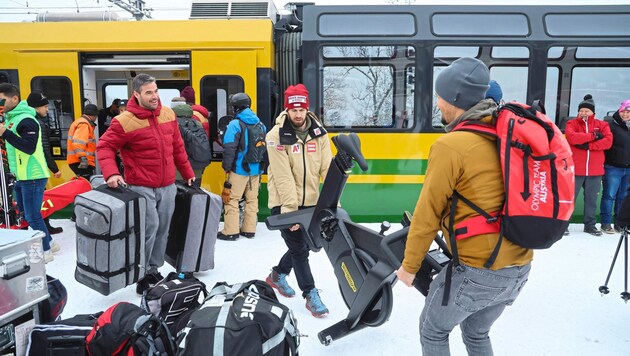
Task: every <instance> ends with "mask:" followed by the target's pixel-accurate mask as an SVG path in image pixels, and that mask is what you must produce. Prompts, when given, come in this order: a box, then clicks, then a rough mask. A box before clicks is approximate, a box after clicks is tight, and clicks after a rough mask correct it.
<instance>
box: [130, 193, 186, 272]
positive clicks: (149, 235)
mask: <svg viewBox="0 0 630 356" xmlns="http://www.w3.org/2000/svg"><path fill="white" fill-rule="evenodd" d="M129 189H131V190H133V191H134V192H136V193H138V194H140V195H142V196H144V197H145V198H146V199H147V212H146V226H145V245H144V251H145V256H146V260H147V273H152V272H157V269H158V268H159V267H162V266H163V265H164V255H165V254H166V243H167V242H168V230H169V228H170V226H171V219H172V218H173V211H175V195H176V194H177V188H176V187H175V184H174V183H173V184H171V185H167V186H166V187H160V188H149V187H141V186H137V185H130V186H129Z"/></svg>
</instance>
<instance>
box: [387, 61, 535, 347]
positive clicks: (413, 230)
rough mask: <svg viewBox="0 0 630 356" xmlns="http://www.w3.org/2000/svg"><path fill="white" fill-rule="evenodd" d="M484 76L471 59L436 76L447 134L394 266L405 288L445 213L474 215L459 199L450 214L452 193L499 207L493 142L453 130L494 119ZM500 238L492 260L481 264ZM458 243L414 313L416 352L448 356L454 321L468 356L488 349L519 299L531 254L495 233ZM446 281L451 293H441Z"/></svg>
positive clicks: (434, 154) (455, 219) (437, 146)
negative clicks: (454, 260) (452, 260)
mask: <svg viewBox="0 0 630 356" xmlns="http://www.w3.org/2000/svg"><path fill="white" fill-rule="evenodd" d="M489 81H490V71H489V70H488V68H487V67H486V65H485V64H484V63H483V62H481V61H480V60H478V59H475V58H469V57H464V58H460V59H458V60H456V61H454V62H453V63H451V65H449V66H448V67H447V68H446V69H443V70H442V71H441V72H440V74H439V75H438V77H437V79H436V80H435V92H436V93H437V106H438V108H439V110H440V112H441V113H442V122H443V123H444V124H445V127H444V129H445V131H446V132H447V133H446V134H445V135H443V136H440V137H439V138H438V139H437V140H436V141H435V143H434V144H433V145H432V146H431V150H430V151H429V160H428V166H427V171H426V176H425V179H424V186H423V188H422V190H421V192H420V196H419V198H418V203H417V204H416V208H415V213H414V214H413V218H412V220H411V225H410V227H409V233H408V235H407V243H406V246H405V254H404V259H403V262H402V266H401V267H400V268H399V269H398V271H397V272H396V275H397V276H398V278H399V279H400V280H401V281H402V282H403V283H404V284H405V285H406V286H408V287H411V286H412V285H413V281H414V278H415V275H416V273H417V272H418V271H419V269H420V265H421V264H422V262H423V260H424V258H425V256H426V254H427V252H428V250H429V248H430V246H431V243H432V242H433V239H434V238H435V235H436V233H437V231H438V230H442V232H443V233H444V235H445V236H444V238H445V240H446V241H447V242H448V243H449V244H450V241H449V240H450V238H449V236H448V234H449V231H448V230H449V229H446V228H445V224H448V221H449V219H450V220H451V221H452V224H453V226H456V225H457V224H459V223H461V222H463V221H465V220H468V219H470V218H475V217H478V216H479V213H477V212H476V211H475V210H474V209H472V208H471V207H470V206H468V205H467V204H461V203H460V204H457V206H456V207H455V213H454V214H455V216H451V211H452V210H451V204H452V202H453V200H454V199H451V197H452V196H453V193H454V192H455V191H457V192H459V193H461V195H462V196H466V197H475V204H479V207H480V208H481V209H482V210H485V211H500V210H501V207H502V206H503V200H504V199H503V198H504V192H505V190H504V186H503V174H502V170H501V163H500V161H499V155H498V154H497V144H496V141H495V140H494V139H489V138H488V137H485V135H479V134H476V133H472V132H465V131H452V130H453V129H454V128H455V127H456V126H457V125H459V124H460V123H462V122H464V121H473V120H475V121H480V122H483V123H486V124H490V123H491V122H492V116H493V114H494V113H495V112H496V109H497V105H496V103H495V102H494V101H493V100H488V99H484V98H485V94H486V91H487V90H488V87H489V85H488V82H489ZM451 131H452V132H451ZM480 157H482V158H481V159H480ZM499 238H501V239H502V240H501V248H500V249H499V252H498V255H497V258H496V260H495V262H494V263H493V264H492V266H491V267H490V268H485V267H484V263H485V262H486V261H487V260H488V258H489V257H490V256H491V255H492V252H493V250H494V248H495V246H496V245H497V242H498V241H499V240H498V239H499ZM456 243H457V251H458V253H459V265H457V266H456V267H454V268H452V276H451V277H452V278H451V279H450V281H448V280H447V278H446V275H447V271H448V270H449V269H450V268H443V269H442V270H441V271H440V272H439V273H438V274H437V276H436V277H435V279H434V280H433V282H432V283H431V284H430V288H429V293H428V295H427V297H426V298H425V299H424V309H423V310H422V314H421V315H420V344H421V345H422V354H423V355H450V350H449V334H450V333H451V331H452V330H453V329H454V328H455V326H457V325H459V327H460V329H461V332H462V339H463V341H464V344H465V345H466V350H467V351H468V354H469V355H492V354H493V350H492V343H491V341H490V336H489V334H490V328H491V327H492V325H493V324H494V322H495V321H496V320H497V319H498V318H499V317H500V316H501V314H502V313H503V311H504V310H505V308H506V307H507V306H509V305H512V303H514V301H515V300H516V299H517V298H518V296H519V294H520V292H521V290H522V288H523V286H524V285H525V283H526V281H527V278H528V276H529V272H530V270H531V261H532V259H533V255H534V254H533V251H532V250H529V249H526V248H523V247H521V246H518V245H516V244H513V243H512V242H510V241H509V240H507V239H506V238H505V237H502V236H501V235H500V234H499V233H484V234H479V235H473V236H470V237H467V238H464V239H458V240H457V241H456ZM449 282H450V290H451V292H450V293H449V294H448V298H445V295H444V293H446V292H445V289H446V288H445V285H446V283H449ZM443 299H446V302H447V303H446V304H444V303H443V301H444V300H443Z"/></svg>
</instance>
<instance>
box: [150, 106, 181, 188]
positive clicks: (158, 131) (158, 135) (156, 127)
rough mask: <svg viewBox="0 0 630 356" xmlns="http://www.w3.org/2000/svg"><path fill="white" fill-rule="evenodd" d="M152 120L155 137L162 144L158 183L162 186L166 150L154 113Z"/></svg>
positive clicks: (164, 173)
mask: <svg viewBox="0 0 630 356" xmlns="http://www.w3.org/2000/svg"><path fill="white" fill-rule="evenodd" d="M160 113H161V111H160ZM153 122H154V123H155V125H153V128H154V130H155V133H156V134H157V137H156V139H157V140H158V141H160V146H162V155H161V156H162V157H161V161H162V164H161V166H162V183H161V184H160V186H161V187H163V186H164V176H165V175H166V167H165V166H166V165H165V164H164V158H165V157H166V150H165V148H164V140H162V138H161V137H160V129H159V128H158V120H157V117H155V114H153ZM178 130H179V128H178ZM173 163H175V162H174V160H173ZM175 169H177V167H175Z"/></svg>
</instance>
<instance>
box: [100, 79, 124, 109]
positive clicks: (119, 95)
mask: <svg viewBox="0 0 630 356" xmlns="http://www.w3.org/2000/svg"><path fill="white" fill-rule="evenodd" d="M103 91H104V92H105V102H104V103H103V107H104V108H105V107H109V106H110V105H111V103H112V102H113V101H114V99H129V91H128V89H127V84H126V83H124V84H115V83H108V84H105V85H104V86H103Z"/></svg>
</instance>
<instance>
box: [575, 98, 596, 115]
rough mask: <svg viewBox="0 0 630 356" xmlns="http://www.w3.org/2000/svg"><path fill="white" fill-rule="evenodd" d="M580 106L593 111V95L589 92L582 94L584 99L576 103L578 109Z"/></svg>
mask: <svg viewBox="0 0 630 356" xmlns="http://www.w3.org/2000/svg"><path fill="white" fill-rule="evenodd" d="M582 108H587V109H590V110H591V111H592V112H595V100H593V96H592V95H591V94H586V95H584V101H582V102H580V104H579V105H578V110H580V109H582Z"/></svg>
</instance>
